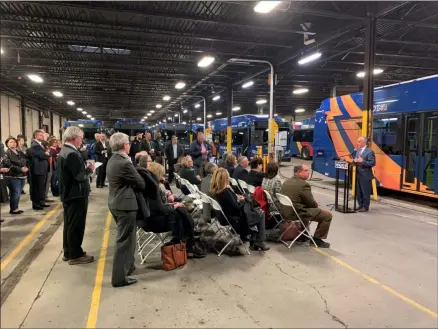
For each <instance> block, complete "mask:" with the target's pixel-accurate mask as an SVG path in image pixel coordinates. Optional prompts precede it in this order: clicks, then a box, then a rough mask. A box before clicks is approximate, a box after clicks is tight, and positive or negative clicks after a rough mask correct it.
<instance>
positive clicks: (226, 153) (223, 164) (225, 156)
mask: <svg viewBox="0 0 438 329" xmlns="http://www.w3.org/2000/svg"><path fill="white" fill-rule="evenodd" d="M230 154H231V153H228V152H225V153H224V155H222V159H221V160H220V161H219V163H218V167H219V168H225V164H226V161H227V158H228V156H229V155H230Z"/></svg>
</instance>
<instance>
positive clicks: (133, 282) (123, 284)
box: [113, 278, 137, 288]
mask: <svg viewBox="0 0 438 329" xmlns="http://www.w3.org/2000/svg"><path fill="white" fill-rule="evenodd" d="M136 283H137V279H133V278H126V281H125V282H123V283H116V284H113V287H114V288H119V287H125V286H130V285H132V284H136Z"/></svg>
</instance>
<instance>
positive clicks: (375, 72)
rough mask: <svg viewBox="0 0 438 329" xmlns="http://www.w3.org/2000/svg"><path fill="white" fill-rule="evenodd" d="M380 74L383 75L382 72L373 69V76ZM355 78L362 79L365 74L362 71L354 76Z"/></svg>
mask: <svg viewBox="0 0 438 329" xmlns="http://www.w3.org/2000/svg"><path fill="white" fill-rule="evenodd" d="M380 73H383V70H382V69H374V71H373V74H374V75H377V74H380ZM356 76H357V77H358V78H363V77H364V76H365V72H364V71H361V72H358V73H357V74H356Z"/></svg>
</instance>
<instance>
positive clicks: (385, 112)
mask: <svg viewBox="0 0 438 329" xmlns="http://www.w3.org/2000/svg"><path fill="white" fill-rule="evenodd" d="M362 107H363V94H362V93H356V94H351V95H345V96H338V97H334V98H330V99H326V100H324V101H323V102H322V104H321V107H320V108H319V110H318V111H317V113H316V120H315V133H314V141H313V147H314V154H315V156H314V170H316V171H317V172H319V173H322V174H324V175H327V176H329V177H335V168H334V160H333V159H334V158H335V157H344V158H348V157H349V156H350V154H351V153H352V152H353V150H354V149H355V144H356V140H357V138H358V137H359V136H360V135H361V129H362V110H361V109H362ZM373 113H374V118H373V134H372V143H371V148H372V149H373V150H374V152H375V154H376V166H375V168H374V170H375V177H376V181H377V186H380V187H383V188H387V189H392V190H397V191H404V192H409V193H413V194H420V195H424V196H430V197H438V156H437V153H438V75H434V76H430V77H425V78H421V79H416V80H411V81H406V82H401V83H397V84H393V85H389V86H384V87H378V88H375V89H374V106H373Z"/></svg>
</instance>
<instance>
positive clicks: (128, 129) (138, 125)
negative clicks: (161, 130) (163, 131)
mask: <svg viewBox="0 0 438 329" xmlns="http://www.w3.org/2000/svg"><path fill="white" fill-rule="evenodd" d="M114 129H115V130H116V131H118V132H121V133H125V134H126V135H128V136H135V135H136V134H137V133H138V132H142V133H143V134H144V133H145V132H146V131H147V130H148V129H149V126H148V125H147V124H146V123H145V122H142V121H140V120H118V121H117V122H116V123H115V124H114Z"/></svg>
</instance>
